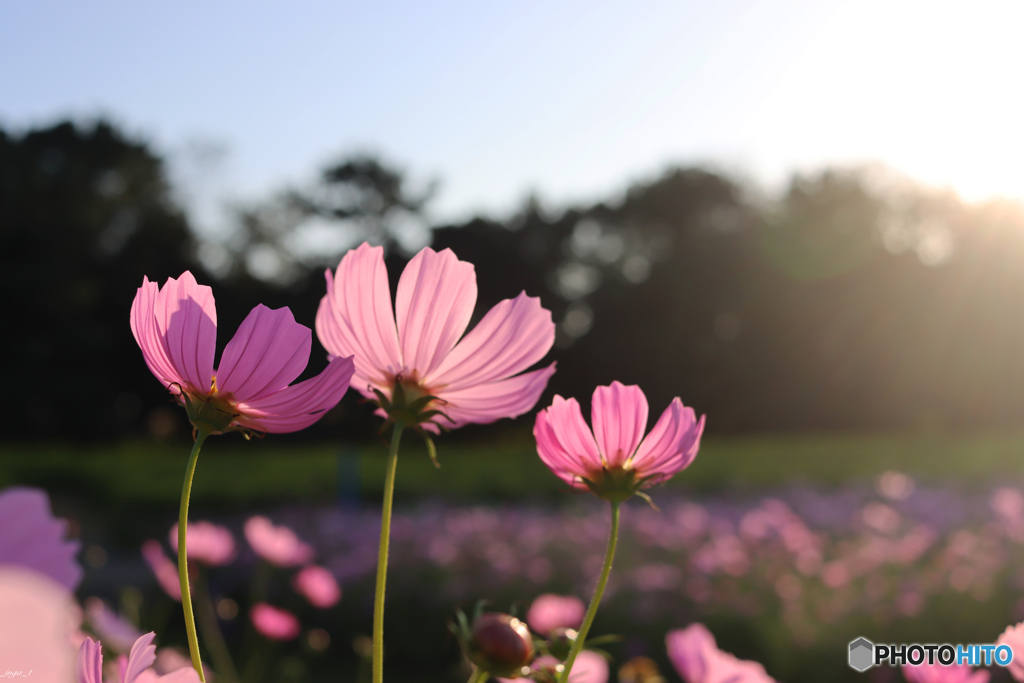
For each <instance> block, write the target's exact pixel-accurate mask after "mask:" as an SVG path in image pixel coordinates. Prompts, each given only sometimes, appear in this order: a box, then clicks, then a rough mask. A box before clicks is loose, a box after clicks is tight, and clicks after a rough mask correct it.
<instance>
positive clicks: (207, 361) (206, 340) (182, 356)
mask: <svg viewBox="0 0 1024 683" xmlns="http://www.w3.org/2000/svg"><path fill="white" fill-rule="evenodd" d="M153 313H154V317H155V319H156V329H157V333H158V334H159V335H160V336H161V337H163V338H164V343H165V344H166V348H167V355H168V358H169V359H170V361H171V363H172V365H173V366H174V368H175V370H177V371H178V375H179V376H180V377H181V378H182V379H184V380H185V381H186V382H188V383H189V384H191V385H192V388H193V389H194V390H195V391H197V392H199V393H203V394H205V393H209V391H210V382H211V380H212V379H213V355H214V353H215V352H216V349H217V308H216V306H215V304H214V300H213V290H212V289H210V288H209V287H207V286H205V285H200V284H197V283H196V279H195V278H194V277H192V273H190V272H188V271H187V270H186V271H185V272H184V273H182V274H181V277H179V278H178V279H177V280H175V279H174V278H168V279H167V283H166V284H165V285H164V286H163V288H162V289H161V290H160V291H159V292H158V293H157V295H156V299H155V301H154V303H153Z"/></svg>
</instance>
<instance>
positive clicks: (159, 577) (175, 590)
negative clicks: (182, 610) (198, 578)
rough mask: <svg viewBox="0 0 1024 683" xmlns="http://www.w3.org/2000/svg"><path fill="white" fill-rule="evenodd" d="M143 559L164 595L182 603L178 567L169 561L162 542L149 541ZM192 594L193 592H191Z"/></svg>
mask: <svg viewBox="0 0 1024 683" xmlns="http://www.w3.org/2000/svg"><path fill="white" fill-rule="evenodd" d="M142 557H144V558H145V559H146V564H148V565H149V568H150V569H152V570H153V575H154V576H155V577H156V581H157V583H159V584H160V588H162V589H163V590H164V593H167V595H169V596H171V597H172V598H174V599H175V600H177V601H178V602H181V582H180V581H179V580H178V578H179V577H178V566H177V565H176V564H174V563H173V562H171V561H170V560H169V559H167V555H165V554H164V549H163V547H162V546H161V545H160V541H157V540H155V539H152V538H151V539H149V540H148V541H146V542H145V543H143V544H142ZM189 592H191V591H189Z"/></svg>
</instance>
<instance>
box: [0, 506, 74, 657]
mask: <svg viewBox="0 0 1024 683" xmlns="http://www.w3.org/2000/svg"><path fill="white" fill-rule="evenodd" d="M66 531H67V523H66V522H65V521H64V520H62V519H57V518H55V517H54V516H53V515H52V514H51V513H50V498H49V496H47V495H46V492H45V491H41V490H39V489H31V488H22V487H20V486H16V487H13V488H9V489H6V490H5V491H3V493H0V565H5V564H6V565H19V566H22V567H26V568H28V569H32V570H35V571H37V572H40V573H42V574H45V575H46V576H49V577H50V578H51V579H53V580H54V581H56V582H57V583H59V584H61V585H62V586H64V587H65V588H67V589H68V590H74V589H75V588H76V587H77V586H78V582H79V581H80V580H81V579H82V568H81V567H80V566H79V565H78V562H77V561H76V560H75V556H76V555H78V548H79V544H78V542H77V541H68V540H65V538H64V535H65V533H66ZM0 666H2V664H0Z"/></svg>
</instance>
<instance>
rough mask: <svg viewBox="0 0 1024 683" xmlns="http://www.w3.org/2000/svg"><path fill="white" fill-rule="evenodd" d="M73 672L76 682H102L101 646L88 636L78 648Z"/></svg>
mask: <svg viewBox="0 0 1024 683" xmlns="http://www.w3.org/2000/svg"><path fill="white" fill-rule="evenodd" d="M75 673H76V678H77V679H78V683H103V647H102V646H101V645H100V644H99V642H97V641H95V640H93V639H92V638H90V637H88V636H86V638H85V640H83V641H82V646H81V647H80V648H79V649H78V660H77V661H76V662H75Z"/></svg>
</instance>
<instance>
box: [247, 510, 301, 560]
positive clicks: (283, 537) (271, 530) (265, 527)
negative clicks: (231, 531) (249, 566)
mask: <svg viewBox="0 0 1024 683" xmlns="http://www.w3.org/2000/svg"><path fill="white" fill-rule="evenodd" d="M244 532H245V540H247V541H249V545H250V546H252V549H253V550H255V551H256V554H257V555H259V556H260V557H262V558H263V559H265V560H267V561H268V562H270V563H271V564H276V565H277V566H279V567H295V566H298V565H300V564H305V563H307V562H309V561H310V560H312V559H313V548H311V547H310V546H308V545H306V544H305V543H303V542H302V541H300V540H299V537H298V536H296V535H295V532H294V531H292V530H291V529H289V528H288V527H286V526H274V524H273V523H272V522H271V521H270V520H269V519H267V518H266V517H261V516H259V515H257V516H255V517H250V518H249V520H248V521H247V522H246V523H245V528H244Z"/></svg>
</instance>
